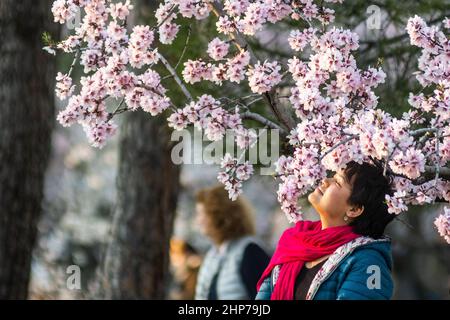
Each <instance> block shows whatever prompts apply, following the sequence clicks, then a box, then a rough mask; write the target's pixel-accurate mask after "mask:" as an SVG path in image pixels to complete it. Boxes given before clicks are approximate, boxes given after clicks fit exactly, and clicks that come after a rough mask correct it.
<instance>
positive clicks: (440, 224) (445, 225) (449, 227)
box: [434, 207, 450, 244]
mask: <svg viewBox="0 0 450 320" xmlns="http://www.w3.org/2000/svg"><path fill="white" fill-rule="evenodd" d="M434 225H435V226H436V228H437V230H438V232H439V234H440V235H441V237H443V238H444V239H445V241H447V243H448V244H450V208H448V207H445V208H444V213H443V214H441V215H439V216H438V217H437V218H436V220H434Z"/></svg>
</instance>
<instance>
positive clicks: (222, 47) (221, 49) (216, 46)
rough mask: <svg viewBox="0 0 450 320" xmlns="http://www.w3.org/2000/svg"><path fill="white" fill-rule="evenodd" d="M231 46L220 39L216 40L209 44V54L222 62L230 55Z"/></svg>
mask: <svg viewBox="0 0 450 320" xmlns="http://www.w3.org/2000/svg"><path fill="white" fill-rule="evenodd" d="M229 47H230V45H229V44H228V43H226V42H225V41H222V40H220V39H219V38H214V39H213V40H212V41H211V42H210V43H209V44H208V54H209V56H210V57H211V58H212V59H214V60H221V59H223V58H224V57H225V56H226V55H227V54H228V48H229Z"/></svg>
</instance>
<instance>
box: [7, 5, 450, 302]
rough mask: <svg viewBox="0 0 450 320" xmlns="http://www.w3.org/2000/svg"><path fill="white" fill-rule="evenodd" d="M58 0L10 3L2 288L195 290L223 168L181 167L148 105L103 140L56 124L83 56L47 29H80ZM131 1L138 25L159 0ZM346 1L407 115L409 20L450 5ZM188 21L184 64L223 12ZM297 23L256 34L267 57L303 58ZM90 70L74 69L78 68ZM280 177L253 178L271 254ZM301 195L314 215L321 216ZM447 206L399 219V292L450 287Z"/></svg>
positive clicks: (281, 222)
mask: <svg viewBox="0 0 450 320" xmlns="http://www.w3.org/2000/svg"><path fill="white" fill-rule="evenodd" d="M52 2H53V1H51V0H40V1H33V0H22V1H14V0H1V1H0V39H2V40H1V41H0V104H1V112H0V210H1V211H0V298H2V299H17V298H19V299H25V298H29V299H91V298H100V299H103V298H106V299H111V298H112V299H129V298H130V299H191V298H193V287H195V277H196V272H197V271H198V267H199V265H200V263H201V261H202V258H203V255H204V253H205V252H206V251H207V249H208V248H209V246H210V245H211V243H210V242H209V241H208V240H207V239H206V238H204V237H203V236H202V235H200V234H199V230H197V228H196V225H195V223H194V221H193V218H194V214H195V193H196V191H197V190H199V189H200V188H203V187H209V186H212V185H215V184H217V180H216V176H217V173H218V166H211V165H199V164H196V165H174V164H173V163H172V161H171V158H170V151H171V147H172V146H173V144H174V143H173V142H171V141H170V133H171V131H170V130H169V128H168V127H167V124H166V122H165V121H164V119H163V117H157V118H152V117H150V116H149V115H147V114H144V113H143V112H133V113H127V114H123V115H120V116H118V117H116V121H117V122H118V123H119V124H120V129H119V132H118V134H117V135H116V136H115V137H114V138H113V139H112V140H110V141H109V142H108V143H107V145H106V146H105V147H104V148H103V149H96V148H93V147H91V146H90V145H89V144H88V142H87V140H86V137H85V134H84V132H83V131H82V129H81V127H79V126H74V127H72V128H69V129H67V128H62V127H61V126H60V125H59V124H57V123H56V114H57V112H59V110H61V108H62V107H63V105H60V104H59V100H58V101H57V100H56V99H55V96H54V92H53V90H54V78H55V77H56V73H57V70H59V71H62V70H63V71H62V72H65V71H66V70H68V68H69V67H70V64H71V61H72V58H71V57H70V56H69V55H58V56H57V57H54V56H52V55H49V54H47V53H46V52H44V51H43V50H42V47H43V46H44V43H43V42H42V39H41V36H42V33H43V32H49V33H50V34H52V36H53V37H54V38H55V39H63V38H64V37H66V36H67V35H68V34H69V33H70V31H71V30H68V29H67V27H61V26H60V25H57V24H56V23H54V22H53V17H52V16H51V11H50V8H51V5H52ZM133 3H134V5H135V11H134V14H133V16H132V17H130V19H131V20H132V21H130V22H132V23H129V25H133V24H136V23H146V24H150V25H154V24H155V21H154V19H153V16H152V15H153V11H154V10H155V9H156V8H157V6H158V5H159V1H144V0H138V1H133ZM369 7H371V9H370V8H369ZM377 8H378V9H379V10H380V11H379V12H380V17H381V25H380V27H379V28H375V29H374V28H371V27H369V24H368V19H369V17H370V16H371V15H372V14H373V12H374V11H373V10H378V9H377ZM335 9H336V24H337V25H341V26H343V27H345V28H351V29H353V30H356V32H357V33H358V34H359V35H360V40H361V41H360V44H361V47H360V50H359V53H358V54H357V55H356V57H357V59H358V62H359V65H360V67H361V68H363V67H364V66H369V65H372V66H374V65H376V64H377V63H381V64H382V67H383V69H384V70H385V72H386V73H387V80H386V82H385V84H384V85H383V86H380V87H379V88H378V89H377V94H378V95H379V97H380V99H379V102H380V107H381V108H383V109H385V110H388V111H389V112H391V113H393V114H395V115H400V114H401V113H402V112H404V111H405V110H407V108H408V105H407V96H408V92H410V91H414V90H415V89H416V88H417V83H416V82H415V81H414V79H415V78H414V75H413V72H414V71H416V66H417V58H418V55H419V53H418V50H416V49H417V48H413V47H411V46H410V45H409V40H408V37H407V35H406V31H405V26H406V21H407V19H408V17H410V16H414V15H415V14H417V15H420V16H422V17H424V18H426V20H427V22H428V23H429V24H436V23H439V22H440V21H442V20H443V19H444V17H446V16H447V17H448V16H450V4H449V3H448V1H438V0H430V1H420V0H418V1H408V2H398V1H381V0H380V1H371V2H367V1H356V0H355V1H345V2H344V4H342V5H339V6H335ZM181 24H182V29H181V31H180V33H179V36H178V37H177V40H176V41H175V43H174V45H172V46H160V48H161V49H160V50H164V52H165V55H166V57H167V58H168V59H169V61H171V62H172V63H173V64H175V63H176V62H177V61H178V59H179V56H180V54H181V51H182V50H183V48H184V46H185V41H186V37H187V35H188V33H189V32H190V33H191V34H192V36H191V37H190V42H189V45H188V46H187V50H186V54H185V56H184V59H183V61H185V60H187V59H189V58H193V57H199V56H201V55H202V54H203V52H204V51H205V50H206V47H207V43H208V41H209V40H211V39H212V38H213V37H214V36H215V35H216V31H215V18H213V17H211V18H208V19H205V20H202V21H201V22H196V23H192V22H191V21H188V20H186V21H182V23H181ZM296 27H297V28H298V26H296ZM290 28H292V25H289V23H281V24H279V25H277V26H270V27H269V28H267V29H266V30H265V31H264V32H261V33H260V34H258V37H257V38H256V39H252V40H251V41H250V43H251V46H252V47H253V48H254V49H255V50H256V52H257V54H258V56H259V57H260V59H262V60H264V59H265V57H269V56H270V57H271V59H279V60H281V61H286V60H287V59H289V58H290V57H291V56H292V53H291V52H290V51H289V48H288V46H287V43H286V36H287V34H288V33H289V31H290ZM189 30H190V31H189ZM380 58H381V59H382V60H380ZM81 71H82V70H78V69H77V68H76V69H75V70H74V80H75V79H77V78H78V79H79V77H80V76H81V74H82V72H81ZM158 71H160V73H161V74H162V75H165V74H166V73H165V71H163V70H162V69H160V70H158ZM181 71H182V63H181V64H180V66H179V67H178V68H177V72H179V73H181ZM75 82H76V80H75ZM164 85H165V87H166V88H168V89H169V90H170V92H171V97H172V99H173V101H174V103H175V104H177V105H181V104H182V103H183V100H182V99H181V97H182V95H180V94H178V93H179V92H178V90H179V89H178V87H177V86H175V85H173V83H171V82H170V79H169V80H168V81H167V82H166V83H165V84H164ZM189 90H190V91H191V92H192V93H193V94H194V95H197V94H199V93H205V92H207V93H211V94H213V95H214V96H226V95H231V96H232V95H233V94H234V93H236V88H235V87H233V86H231V85H224V86H223V87H220V88H217V87H212V86H211V87H210V86H209V85H208V84H207V83H204V82H202V83H201V84H200V85H196V86H190V87H189ZM240 92H242V90H240ZM262 107H263V106H262V105H261V108H262ZM249 125H252V123H249ZM276 189H277V182H276V180H274V179H273V178H272V177H270V176H258V175H255V176H254V177H253V178H252V179H251V180H250V181H249V182H247V183H246V184H245V185H244V196H245V197H246V198H247V199H248V200H249V201H250V202H251V203H252V205H253V206H254V209H255V217H256V227H257V235H258V237H259V238H260V239H261V240H262V241H263V243H264V244H265V245H266V248H267V249H268V251H269V252H272V251H273V250H274V246H275V244H276V242H277V241H278V238H279V236H280V235H281V232H282V231H283V230H284V229H285V228H286V227H287V226H288V223H287V220H286V218H285V216H284V214H282V213H281V212H280V210H279V206H278V203H277V201H276ZM303 202H304V207H305V208H307V209H306V210H307V214H306V216H307V217H308V218H310V219H314V220H315V219H317V217H316V216H315V215H314V214H313V213H312V212H311V210H310V209H309V208H308V205H307V202H306V201H303ZM442 207H443V204H439V203H437V204H433V205H428V206H422V207H412V208H411V209H410V210H409V212H407V213H406V214H403V215H401V216H400V217H399V218H398V219H396V220H394V222H392V223H391V225H390V226H389V228H388V230H387V234H388V235H389V236H391V237H392V239H393V254H394V281H395V293H394V299H449V297H450V295H449V290H450V289H449V288H450V250H449V247H448V245H447V244H446V243H445V241H444V240H443V239H442V238H441V237H439V235H438V233H437V231H436V229H435V228H434V225H433V220H434V219H435V217H436V216H437V214H438V212H439V210H442ZM73 265H75V266H78V267H79V271H80V275H81V277H80V280H81V282H80V283H79V286H78V285H75V286H70V285H69V283H68V280H69V277H70V276H71V275H72V273H71V272H70V270H71V269H70V268H69V269H68V267H69V266H73Z"/></svg>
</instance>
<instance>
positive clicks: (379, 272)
mask: <svg viewBox="0 0 450 320" xmlns="http://www.w3.org/2000/svg"><path fill="white" fill-rule="evenodd" d="M344 264H345V265H344V266H343V267H344V269H345V273H344V274H343V277H342V278H341V283H340V286H339V288H338V292H337V299H338V300H389V299H391V297H392V292H393V281H392V277H391V270H390V265H389V264H388V262H387V261H386V259H385V257H384V256H383V255H382V254H381V253H380V252H378V251H377V250H370V249H366V250H361V251H360V252H355V254H353V255H352V256H351V257H350V258H349V259H347V261H345V262H344Z"/></svg>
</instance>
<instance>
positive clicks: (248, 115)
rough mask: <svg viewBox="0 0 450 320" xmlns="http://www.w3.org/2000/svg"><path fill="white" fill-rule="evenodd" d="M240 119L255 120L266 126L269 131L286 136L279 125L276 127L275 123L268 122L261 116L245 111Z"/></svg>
mask: <svg viewBox="0 0 450 320" xmlns="http://www.w3.org/2000/svg"><path fill="white" fill-rule="evenodd" d="M241 117H242V119H251V120H255V121H257V122H259V123H261V124H263V125H265V126H268V127H269V128H271V129H278V130H280V132H281V133H283V134H287V132H286V130H284V129H283V128H281V127H280V126H279V125H277V124H276V123H275V122H272V121H270V120H269V119H266V118H264V117H263V116H262V115H260V114H258V113H254V112H250V111H246V112H244V113H242V114H241Z"/></svg>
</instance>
